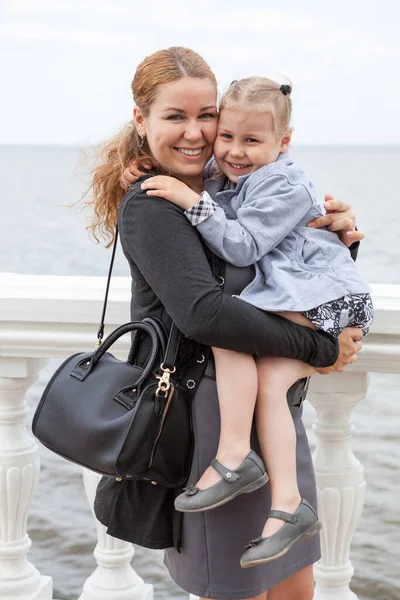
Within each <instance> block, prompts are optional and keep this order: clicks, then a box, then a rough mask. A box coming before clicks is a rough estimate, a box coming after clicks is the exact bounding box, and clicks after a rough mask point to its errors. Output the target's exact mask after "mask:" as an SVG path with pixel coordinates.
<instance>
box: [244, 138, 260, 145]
mask: <svg viewBox="0 0 400 600" xmlns="http://www.w3.org/2000/svg"><path fill="white" fill-rule="evenodd" d="M246 142H247V143H249V144H251V143H253V142H258V140H255V139H254V138H247V140H246Z"/></svg>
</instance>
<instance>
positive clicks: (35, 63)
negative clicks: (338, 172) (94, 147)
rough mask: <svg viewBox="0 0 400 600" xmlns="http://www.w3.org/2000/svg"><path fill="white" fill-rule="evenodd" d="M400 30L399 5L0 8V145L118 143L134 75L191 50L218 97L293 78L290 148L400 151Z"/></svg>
mask: <svg viewBox="0 0 400 600" xmlns="http://www.w3.org/2000/svg"><path fill="white" fill-rule="evenodd" d="M399 23H400V2H399V1H398V0H382V1H372V0H363V1H361V0H346V1H345V0H334V1H326V0H303V1H300V0H298V1H290V0H288V1H286V0H282V1H280V2H276V1H274V2H268V0H241V1H238V0H201V1H200V0H199V1H196V0H140V2H139V1H138V0H0V77H1V79H0V81H1V96H0V98H1V111H0V143H3V144H4V143H11V144H22V143H29V144H36V143H39V144H84V143H87V142H95V141H99V140H101V139H103V138H104V137H107V136H108V135H110V134H113V133H114V132H115V131H116V130H118V128H119V127H120V126H121V125H123V124H124V123H125V122H127V121H129V120H130V119H131V113H132V97H131V92H130V82H131V79H132V77H133V74H134V71H135V67H136V65H137V64H138V63H139V62H140V61H141V60H142V59H143V58H144V57H145V56H147V55H148V54H151V53H152V52H153V51H155V50H157V49H160V48H164V47H169V46H172V45H184V46H188V47H190V48H193V49H194V50H196V51H197V52H199V53H200V54H201V55H202V56H204V58H205V59H206V60H207V61H208V62H209V63H210V65H211V67H212V68H213V70H214V72H215V73H216V75H217V78H218V81H219V83H220V88H221V89H223V88H224V87H225V86H226V84H227V83H229V82H230V81H231V80H232V79H239V78H240V77H245V76H250V75H271V74H273V73H283V74H286V75H287V76H288V77H290V79H291V80H292V81H293V88H294V89H293V102H294V119H293V125H294V127H295V136H294V143H295V144H296V143H298V144H304V143H307V144H316V143H317V144H318V143H323V144H340V143H344V144H351V143H356V144H400V120H399V115H398V108H399V97H400V43H399V33H398V27H399Z"/></svg>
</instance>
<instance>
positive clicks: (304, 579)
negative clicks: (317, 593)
mask: <svg viewBox="0 0 400 600" xmlns="http://www.w3.org/2000/svg"><path fill="white" fill-rule="evenodd" d="M313 597H314V577H313V567H312V565H309V566H308V567H304V569H301V570H300V571H297V573H293V575H291V576H290V577H288V578H287V579H284V580H283V581H281V582H280V583H278V584H277V585H275V586H274V587H273V588H271V589H270V590H268V591H267V592H264V593H263V594H260V595H259V596H253V597H252V598H247V600H312V599H313ZM200 600H210V599H209V598H200Z"/></svg>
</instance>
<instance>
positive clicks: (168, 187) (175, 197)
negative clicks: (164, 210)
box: [140, 175, 201, 210]
mask: <svg viewBox="0 0 400 600" xmlns="http://www.w3.org/2000/svg"><path fill="white" fill-rule="evenodd" d="M140 187H141V188H142V190H148V191H147V195H148V196H158V197H159V198H164V199H165V200H169V201H170V202H172V203H173V204H176V205H177V206H180V207H181V208H183V209H184V210H188V209H189V208H192V206H194V205H195V204H197V202H198V201H199V200H200V198H201V196H200V194H197V193H196V192H194V191H193V190H192V189H191V188H190V187H189V186H187V185H186V183H183V181H179V179H175V177H167V176H166V175H157V176H156V177H150V179H146V181H144V182H143V183H142V185H141V186H140Z"/></svg>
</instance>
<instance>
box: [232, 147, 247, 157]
mask: <svg viewBox="0 0 400 600" xmlns="http://www.w3.org/2000/svg"><path fill="white" fill-rule="evenodd" d="M230 155H231V156H236V157H238V158H239V157H241V156H244V151H243V148H242V147H241V146H240V145H235V146H232V148H231V149H230Z"/></svg>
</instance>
